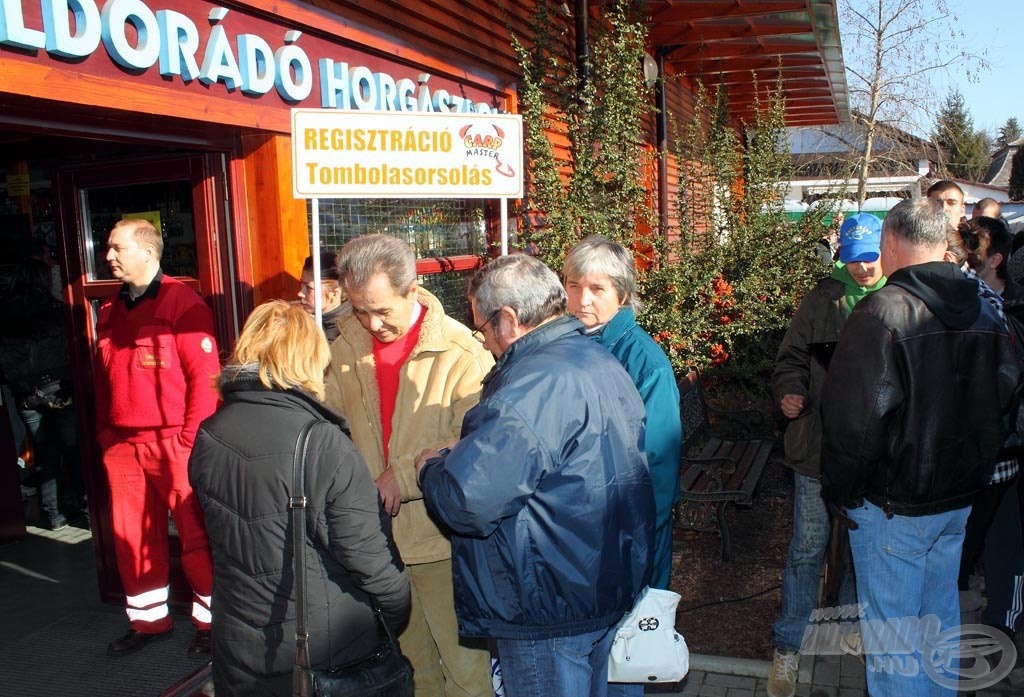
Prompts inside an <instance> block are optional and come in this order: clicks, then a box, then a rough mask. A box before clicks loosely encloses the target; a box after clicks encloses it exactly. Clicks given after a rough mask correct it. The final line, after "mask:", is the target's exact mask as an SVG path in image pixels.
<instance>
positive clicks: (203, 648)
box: [188, 629, 210, 658]
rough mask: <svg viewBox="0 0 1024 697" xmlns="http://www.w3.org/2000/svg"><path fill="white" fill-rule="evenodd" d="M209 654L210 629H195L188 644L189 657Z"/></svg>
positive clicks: (202, 656) (201, 656) (204, 656)
mask: <svg viewBox="0 0 1024 697" xmlns="http://www.w3.org/2000/svg"><path fill="white" fill-rule="evenodd" d="M209 655H210V630H209V629H197V630H196V635H195V636H194V637H192V641H191V643H189V645H188V657H189V658H206V657H207V656H209Z"/></svg>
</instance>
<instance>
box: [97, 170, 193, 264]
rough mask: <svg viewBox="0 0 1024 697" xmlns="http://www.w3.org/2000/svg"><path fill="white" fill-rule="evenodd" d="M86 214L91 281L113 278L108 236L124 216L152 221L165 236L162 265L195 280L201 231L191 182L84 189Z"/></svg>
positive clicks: (178, 181)
mask: <svg viewBox="0 0 1024 697" xmlns="http://www.w3.org/2000/svg"><path fill="white" fill-rule="evenodd" d="M81 195H82V199H83V200H82V211H83V213H84V216H85V230H86V240H85V243H86V247H87V249H89V250H91V254H89V255H88V256H87V258H86V264H87V265H88V269H87V272H88V274H89V280H90V281H102V280H109V279H112V278H113V275H112V274H111V273H110V267H109V266H108V265H107V263H106V261H105V259H106V255H107V237H108V236H109V234H110V229H111V228H112V227H114V223H116V222H117V221H118V220H121V219H122V218H133V217H135V218H144V219H146V220H149V221H150V222H152V223H153V224H154V225H155V226H156V227H157V229H158V230H160V233H161V235H162V236H163V240H164V253H163V256H162V257H161V259H160V266H161V268H162V269H163V271H164V273H165V274H168V275H170V276H189V277H192V278H196V277H198V276H199V270H198V267H197V261H196V231H195V226H194V222H193V216H192V183H191V182H190V181H189V180H177V181H161V182H155V183H152V184H129V185H122V186H99V187H93V188H89V189H83V190H82V193H81Z"/></svg>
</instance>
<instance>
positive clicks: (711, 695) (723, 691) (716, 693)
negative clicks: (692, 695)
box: [697, 685, 729, 697]
mask: <svg viewBox="0 0 1024 697" xmlns="http://www.w3.org/2000/svg"><path fill="white" fill-rule="evenodd" d="M697 694H698V695H700V697H729V688H728V687H722V686H721V685H701V686H700V692H698V693H697Z"/></svg>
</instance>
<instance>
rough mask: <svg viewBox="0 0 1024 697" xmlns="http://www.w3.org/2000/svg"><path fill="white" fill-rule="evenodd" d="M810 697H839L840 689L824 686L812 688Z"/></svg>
mask: <svg viewBox="0 0 1024 697" xmlns="http://www.w3.org/2000/svg"><path fill="white" fill-rule="evenodd" d="M808 697H839V688H838V687H832V686H831V685H822V686H820V687H819V686H817V685H815V686H814V687H812V688H811V691H810V693H808Z"/></svg>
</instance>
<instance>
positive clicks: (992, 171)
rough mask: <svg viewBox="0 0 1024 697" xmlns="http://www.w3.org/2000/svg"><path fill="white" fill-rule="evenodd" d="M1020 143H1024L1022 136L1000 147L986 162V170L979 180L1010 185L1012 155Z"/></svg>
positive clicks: (996, 184) (1018, 148)
mask: <svg viewBox="0 0 1024 697" xmlns="http://www.w3.org/2000/svg"><path fill="white" fill-rule="evenodd" d="M1021 145H1024V138H1018V139H1017V140H1015V141H1013V142H1012V143H1009V144H1008V145H1006V146H1005V147H1002V148H1000V149H999V150H998V151H997V152H996V154H995V155H993V156H992V161H991V162H989V163H988V170H987V171H986V172H985V176H983V177H982V178H981V180H982V181H983V182H985V183H986V184H993V185H995V186H1007V187H1008V186H1009V185H1010V171H1011V169H1012V168H1013V156H1014V155H1016V154H1017V151H1018V150H1020V146H1021Z"/></svg>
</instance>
